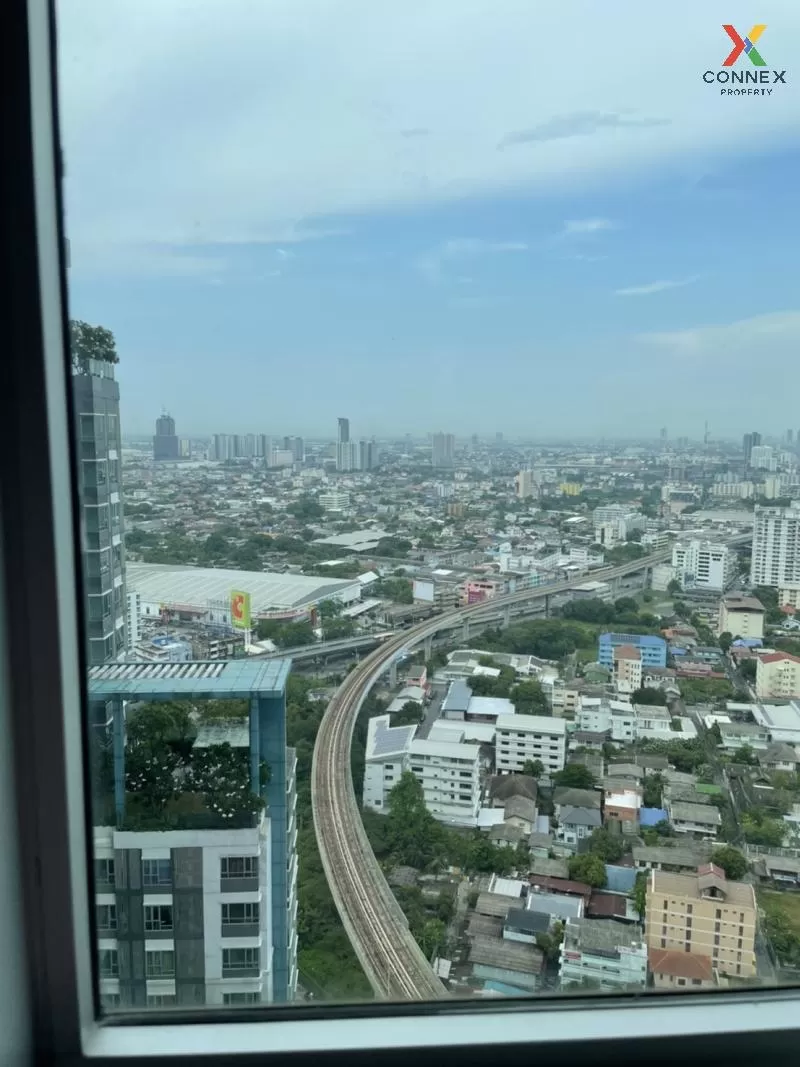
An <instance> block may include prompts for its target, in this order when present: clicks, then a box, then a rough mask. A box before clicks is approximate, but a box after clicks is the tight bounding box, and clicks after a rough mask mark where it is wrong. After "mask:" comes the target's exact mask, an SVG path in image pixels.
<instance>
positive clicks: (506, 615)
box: [503, 604, 511, 626]
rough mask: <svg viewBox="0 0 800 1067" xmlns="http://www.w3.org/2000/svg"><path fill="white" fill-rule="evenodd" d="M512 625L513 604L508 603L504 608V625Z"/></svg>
mask: <svg viewBox="0 0 800 1067" xmlns="http://www.w3.org/2000/svg"><path fill="white" fill-rule="evenodd" d="M510 625H511V605H510V604H506V606H505V607H504V608H503V626H510Z"/></svg>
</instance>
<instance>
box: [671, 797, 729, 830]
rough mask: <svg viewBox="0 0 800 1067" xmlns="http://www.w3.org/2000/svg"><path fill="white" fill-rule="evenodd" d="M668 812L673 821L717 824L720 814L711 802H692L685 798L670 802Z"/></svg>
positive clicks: (707, 824) (720, 820)
mask: <svg viewBox="0 0 800 1067" xmlns="http://www.w3.org/2000/svg"><path fill="white" fill-rule="evenodd" d="M669 814H670V818H671V819H672V820H673V822H675V821H678V822H697V823H704V824H705V825H706V826H719V825H720V823H721V822H722V816H721V815H720V813H719V812H718V811H717V809H716V808H715V807H714V806H713V805H712V804H692V803H691V802H689V801H686V800H676V801H674V802H670V805H669Z"/></svg>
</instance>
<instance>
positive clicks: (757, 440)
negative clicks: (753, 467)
mask: <svg viewBox="0 0 800 1067" xmlns="http://www.w3.org/2000/svg"><path fill="white" fill-rule="evenodd" d="M760 444H761V434H760V433H756V431H755V430H754V431H753V432H752V433H746V434H745V435H744V437H743V438H742V450H743V452H744V465H745V467H749V466H750V456H751V454H752V451H753V447H754V446H756V445H760Z"/></svg>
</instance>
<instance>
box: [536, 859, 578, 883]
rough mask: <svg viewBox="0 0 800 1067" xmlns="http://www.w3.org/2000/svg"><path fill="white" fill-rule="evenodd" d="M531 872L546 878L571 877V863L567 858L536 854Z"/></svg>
mask: <svg viewBox="0 0 800 1067" xmlns="http://www.w3.org/2000/svg"><path fill="white" fill-rule="evenodd" d="M531 874H533V875H535V874H538V875H540V876H544V877H546V878H569V865H568V863H567V861H566V860H565V859H550V857H549V856H534V857H533V859H532V860H531Z"/></svg>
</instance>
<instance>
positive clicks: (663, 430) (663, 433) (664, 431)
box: [661, 426, 667, 444]
mask: <svg viewBox="0 0 800 1067" xmlns="http://www.w3.org/2000/svg"><path fill="white" fill-rule="evenodd" d="M666 440H667V428H666V426H662V427H661V443H662V444H665V443H666Z"/></svg>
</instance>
